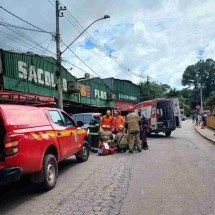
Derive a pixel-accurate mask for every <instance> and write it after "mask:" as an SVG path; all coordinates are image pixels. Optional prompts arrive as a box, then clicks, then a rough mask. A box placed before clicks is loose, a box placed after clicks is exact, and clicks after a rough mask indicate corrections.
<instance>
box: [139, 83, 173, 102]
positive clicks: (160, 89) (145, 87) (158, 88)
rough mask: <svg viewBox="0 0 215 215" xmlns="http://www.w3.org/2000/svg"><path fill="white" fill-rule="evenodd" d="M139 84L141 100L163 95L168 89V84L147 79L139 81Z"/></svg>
mask: <svg viewBox="0 0 215 215" xmlns="http://www.w3.org/2000/svg"><path fill="white" fill-rule="evenodd" d="M139 86H140V87H141V92H142V95H143V101H147V100H150V99H154V98H162V97H165V96H166V93H167V92H168V90H169V89H170V86H169V85H167V84H157V83H156V82H148V81H146V82H140V84H139Z"/></svg>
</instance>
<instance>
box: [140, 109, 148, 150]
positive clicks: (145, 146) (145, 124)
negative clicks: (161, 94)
mask: <svg viewBox="0 0 215 215" xmlns="http://www.w3.org/2000/svg"><path fill="white" fill-rule="evenodd" d="M138 114H139V117H140V119H141V124H140V140H141V141H142V148H143V149H144V150H148V148H149V147H148V144H147V138H146V136H147V130H148V119H147V118H146V115H145V114H144V113H142V112H141V109H139V110H138Z"/></svg>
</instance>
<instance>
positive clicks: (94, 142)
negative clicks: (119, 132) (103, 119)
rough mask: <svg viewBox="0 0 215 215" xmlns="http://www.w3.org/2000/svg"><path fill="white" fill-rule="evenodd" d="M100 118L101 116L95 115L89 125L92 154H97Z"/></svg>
mask: <svg viewBox="0 0 215 215" xmlns="http://www.w3.org/2000/svg"><path fill="white" fill-rule="evenodd" d="M99 119H100V116H99V114H94V115H93V119H92V120H91V121H90V124H89V133H88V135H89V137H90V148H91V151H92V152H95V153H97V151H98V145H99V128H100V122H99Z"/></svg>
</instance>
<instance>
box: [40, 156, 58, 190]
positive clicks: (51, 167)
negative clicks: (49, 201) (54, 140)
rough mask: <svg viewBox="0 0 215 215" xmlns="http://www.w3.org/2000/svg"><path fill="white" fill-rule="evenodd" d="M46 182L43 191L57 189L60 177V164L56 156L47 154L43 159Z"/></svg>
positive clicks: (43, 184)
mask: <svg viewBox="0 0 215 215" xmlns="http://www.w3.org/2000/svg"><path fill="white" fill-rule="evenodd" d="M43 174H44V181H43V182H42V189H43V190H45V191H48V190H51V189H53V188H54V187H55V185H56V182H57V177H58V163H57V160H56V158H55V156H54V155H52V154H46V155H45V156H44V159H43Z"/></svg>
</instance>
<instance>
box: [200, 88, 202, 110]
mask: <svg viewBox="0 0 215 215" xmlns="http://www.w3.org/2000/svg"><path fill="white" fill-rule="evenodd" d="M200 100H201V101H200V112H201V113H203V102H202V85H200Z"/></svg>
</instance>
